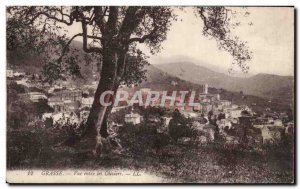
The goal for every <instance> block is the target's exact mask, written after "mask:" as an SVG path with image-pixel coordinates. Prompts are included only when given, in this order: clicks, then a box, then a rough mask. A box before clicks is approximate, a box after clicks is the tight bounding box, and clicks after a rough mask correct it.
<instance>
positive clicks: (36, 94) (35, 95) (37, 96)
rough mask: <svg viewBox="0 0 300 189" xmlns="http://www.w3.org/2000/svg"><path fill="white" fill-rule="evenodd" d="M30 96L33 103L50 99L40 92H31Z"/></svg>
mask: <svg viewBox="0 0 300 189" xmlns="http://www.w3.org/2000/svg"><path fill="white" fill-rule="evenodd" d="M28 95H29V98H30V100H31V101H33V102H38V101H39V100H42V99H48V98H47V97H46V95H45V94H44V93H40V92H29V93H28Z"/></svg>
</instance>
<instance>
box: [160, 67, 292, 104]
mask: <svg viewBox="0 0 300 189" xmlns="http://www.w3.org/2000/svg"><path fill="white" fill-rule="evenodd" d="M155 66H156V67H157V68H158V69H160V70H162V71H164V72H167V73H169V74H170V75H173V76H177V77H179V78H180V79H184V80H186V81H190V82H193V83H197V84H205V83H207V84H208V85H209V86H211V87H215V88H223V89H226V90H229V91H235V92H240V91H243V93H244V94H249V95H256V96H260V97H264V98H273V99H278V98H286V99H292V98H293V89H294V78H293V77H292V76H278V75H271V74H257V75H254V76H251V77H248V78H241V77H231V76H228V75H226V74H223V73H219V72H216V71H212V70H210V69H208V68H206V67H203V66H198V65H196V64H193V63H191V62H174V63H168V64H156V65H155Z"/></svg>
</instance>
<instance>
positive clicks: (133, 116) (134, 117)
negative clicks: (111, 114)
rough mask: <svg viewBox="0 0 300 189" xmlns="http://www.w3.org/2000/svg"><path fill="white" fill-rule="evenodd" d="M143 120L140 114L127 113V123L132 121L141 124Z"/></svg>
mask: <svg viewBox="0 0 300 189" xmlns="http://www.w3.org/2000/svg"><path fill="white" fill-rule="evenodd" d="M141 121H142V116H141V115H139V114H134V113H130V114H126V115H125V123H132V124H134V125H137V124H140V123H141Z"/></svg>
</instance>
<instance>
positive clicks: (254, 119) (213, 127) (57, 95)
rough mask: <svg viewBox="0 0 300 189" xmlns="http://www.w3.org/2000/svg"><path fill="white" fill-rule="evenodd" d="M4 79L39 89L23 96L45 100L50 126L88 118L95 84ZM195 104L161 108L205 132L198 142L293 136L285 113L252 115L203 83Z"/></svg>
mask: <svg viewBox="0 0 300 189" xmlns="http://www.w3.org/2000/svg"><path fill="white" fill-rule="evenodd" d="M7 77H8V78H9V79H13V80H14V81H16V82H17V83H18V84H21V85H24V86H27V87H33V86H34V87H36V88H39V89H41V90H40V92H28V93H27V94H26V95H27V96H28V98H29V99H30V100H32V101H33V102H38V101H40V100H46V101H47V103H48V105H49V106H50V107H52V108H53V112H52V113H45V114H44V115H43V116H42V119H43V120H45V119H48V118H52V120H53V123H60V124H63V123H65V122H71V123H80V122H82V121H84V120H86V118H87V116H88V115H89V109H90V108H91V106H92V104H93V100H94V99H93V97H90V95H89V92H88V91H89V90H95V87H96V83H93V84H92V85H86V86H82V87H81V88H80V89H78V88H76V87H75V86H72V85H70V84H69V83H68V82H62V83H60V84H59V85H49V84H44V83H41V82H39V81H38V80H37V79H36V78H39V77H38V76H36V75H35V76H32V75H29V74H26V73H24V72H13V71H12V70H7ZM33 78H35V81H33ZM172 85H176V83H172ZM119 90H126V87H124V86H120V89H119ZM41 91H44V92H41ZM140 91H141V93H142V99H143V101H146V98H147V94H148V93H149V92H151V89H150V88H142V89H140ZM131 93H132V95H133V93H134V90H131ZM131 93H129V94H131ZM168 95H172V94H171V93H170V94H168ZM187 98H188V97H187ZM181 100H182V99H181V96H179V95H177V96H174V101H175V103H179V102H180V101H181ZM195 102H197V103H198V104H199V105H198V106H190V105H189V104H186V105H184V106H174V102H173V104H172V103H171V100H167V101H166V103H165V104H164V108H167V109H170V110H175V109H178V110H179V111H180V112H181V114H182V115H184V116H185V117H186V118H189V119H191V120H192V125H191V127H193V128H194V129H195V130H198V131H199V132H204V133H207V135H206V138H203V136H201V137H200V138H199V140H200V141H208V140H214V139H215V132H219V133H221V134H223V135H224V136H225V138H226V137H227V138H228V140H231V141H235V139H232V136H230V135H229V134H228V131H230V130H232V129H237V128H238V127H251V128H256V129H259V130H260V135H261V136H262V138H263V142H264V143H265V142H269V141H274V140H279V139H280V135H279V134H278V132H279V131H282V130H283V131H284V132H285V133H293V131H294V124H293V122H291V121H290V120H288V119H287V115H286V113H270V112H269V113H268V114H266V115H263V116H256V114H255V112H253V111H252V110H251V108H250V107H248V106H246V105H237V104H234V103H232V102H231V101H229V100H224V99H221V98H220V95H219V94H211V93H209V92H208V85H207V84H206V85H204V88H203V91H201V92H200V93H197V95H196V98H195ZM135 105H139V102H138V101H137V102H136V103H135V104H134V106H135ZM160 105H161V98H158V99H157V100H154V101H152V102H151V103H150V104H149V106H160ZM127 107H128V103H126V102H120V103H119V105H118V106H116V107H113V109H112V112H117V111H119V110H120V109H123V108H127ZM162 119H163V120H164V124H163V126H162V128H158V129H159V132H167V131H168V126H169V122H170V120H171V119H172V118H171V117H168V116H165V117H163V118H162ZM245 120H246V121H247V120H248V122H245ZM152 121H153V122H155V121H159V120H152ZM124 122H125V123H132V124H134V125H139V124H141V123H142V122H143V116H141V115H139V114H138V113H133V112H131V113H129V114H127V115H125V117H124ZM114 124H115V123H113V125H114ZM118 126H122V125H118Z"/></svg>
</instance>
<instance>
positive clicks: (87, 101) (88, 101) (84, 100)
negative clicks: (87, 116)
mask: <svg viewBox="0 0 300 189" xmlns="http://www.w3.org/2000/svg"><path fill="white" fill-rule="evenodd" d="M93 102H94V98H93V97H88V98H82V99H81V103H82V107H88V108H91V107H92V104H93Z"/></svg>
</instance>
